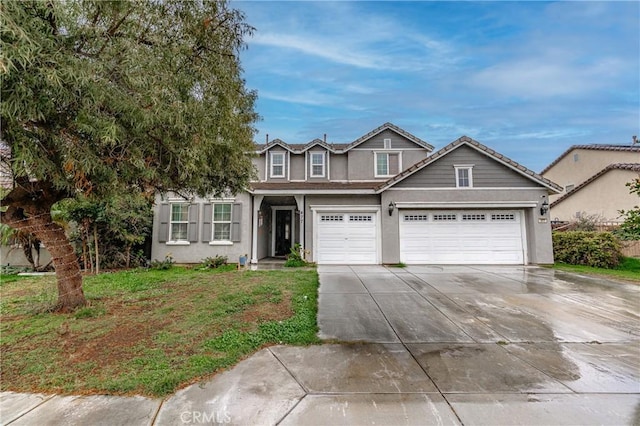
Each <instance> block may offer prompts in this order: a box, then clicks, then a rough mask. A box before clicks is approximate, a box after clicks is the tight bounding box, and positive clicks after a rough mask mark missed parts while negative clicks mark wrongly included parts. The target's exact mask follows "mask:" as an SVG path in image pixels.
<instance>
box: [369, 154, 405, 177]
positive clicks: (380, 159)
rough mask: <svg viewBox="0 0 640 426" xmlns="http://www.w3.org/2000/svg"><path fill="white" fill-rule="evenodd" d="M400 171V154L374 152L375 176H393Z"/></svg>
mask: <svg viewBox="0 0 640 426" xmlns="http://www.w3.org/2000/svg"><path fill="white" fill-rule="evenodd" d="M399 172H400V154H399V153H397V152H376V173H375V176H376V177H386V176H394V175H397V174H398V173H399Z"/></svg>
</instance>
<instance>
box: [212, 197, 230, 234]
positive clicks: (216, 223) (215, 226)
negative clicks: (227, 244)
mask: <svg viewBox="0 0 640 426" xmlns="http://www.w3.org/2000/svg"><path fill="white" fill-rule="evenodd" d="M211 228H212V231H211V232H212V237H211V241H231V203H213V218H212V219H211Z"/></svg>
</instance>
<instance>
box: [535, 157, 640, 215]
mask: <svg viewBox="0 0 640 426" xmlns="http://www.w3.org/2000/svg"><path fill="white" fill-rule="evenodd" d="M540 174H541V175H542V176H544V177H545V178H547V179H549V180H552V181H553V182H556V183H558V184H560V185H561V186H562V188H563V189H564V191H563V192H562V193H561V194H552V195H550V197H549V202H550V203H551V213H550V215H551V218H552V219H554V220H557V221H571V220H574V219H576V218H578V217H580V216H582V215H588V216H596V217H598V218H600V219H601V220H603V221H616V220H617V219H618V218H619V216H620V213H619V210H629V209H632V208H633V207H634V206H635V205H637V204H638V197H637V196H636V195H634V194H631V193H629V187H627V186H626V185H625V184H626V183H628V182H631V181H632V180H633V179H634V178H637V177H638V174H640V145H599V144H594V145H574V146H572V147H570V148H569V149H567V150H566V151H565V152H564V153H562V154H561V155H560V156H559V157H558V158H557V159H556V160H554V161H553V162H552V163H551V164H550V165H549V166H547V167H546V168H545V169H544V170H543V171H542V172H541V173H540Z"/></svg>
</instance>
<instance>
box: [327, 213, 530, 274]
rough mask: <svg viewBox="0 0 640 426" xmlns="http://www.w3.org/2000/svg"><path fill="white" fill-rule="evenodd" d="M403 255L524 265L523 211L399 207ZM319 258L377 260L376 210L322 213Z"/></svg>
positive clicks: (418, 260) (414, 259)
mask: <svg viewBox="0 0 640 426" xmlns="http://www.w3.org/2000/svg"><path fill="white" fill-rule="evenodd" d="M399 221H400V223H399V236H400V241H399V249H400V260H401V261H402V262H404V263H406V264H409V265H411V264H515V265H518V264H523V263H524V262H525V254H524V246H525V239H524V230H523V229H524V227H523V223H522V222H523V215H522V211H520V210H495V211H493V210H477V211H476V210H410V211H409V210H400V211H399ZM315 225H316V230H317V232H316V244H315V251H316V262H318V263H319V264H351V265H354V264H377V263H380V260H381V259H380V256H379V253H378V250H379V249H378V233H379V230H378V220H377V213H373V212H372V213H362V212H352V213H349V212H327V213H318V215H317V220H316V223H315Z"/></svg>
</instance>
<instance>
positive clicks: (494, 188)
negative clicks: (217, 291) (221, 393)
mask: <svg viewBox="0 0 640 426" xmlns="http://www.w3.org/2000/svg"><path fill="white" fill-rule="evenodd" d="M432 151H433V147H432V146H431V145H430V144H429V143H427V142H425V141H423V140H421V139H419V138H417V137H416V136H414V135H411V134H410V133H408V132H406V131H405V130H403V129H401V128H399V127H397V126H395V125H393V124H390V123H387V124H384V125H382V126H380V127H378V128H376V129H374V130H373V131H371V132H369V133H367V134H365V135H364V136H362V137H360V138H358V139H356V140H354V141H353V142H351V143H348V144H330V143H327V142H326V141H324V140H319V139H316V140H313V141H311V142H309V143H307V144H304V145H299V144H296V145H292V144H287V143H285V142H283V141H281V140H279V139H275V140H272V141H270V142H268V143H266V144H264V145H257V146H256V156H255V157H254V164H255V167H256V169H257V172H258V177H259V180H258V181H256V182H252V183H251V186H250V188H247V190H246V192H243V193H240V194H232V195H231V194H230V195H229V196H228V197H227V198H217V199H197V198H196V199H190V200H185V199H183V198H179V197H173V198H172V197H165V198H162V197H158V198H157V203H156V204H157V207H156V211H155V218H154V231H153V232H154V234H153V235H154V238H153V247H152V258H154V259H162V258H164V256H165V255H167V254H171V255H172V256H173V258H174V259H175V261H177V262H180V263H197V262H199V261H200V260H202V259H203V258H205V257H209V256H215V255H226V256H228V257H229V259H230V261H235V259H237V258H238V257H239V256H241V255H244V254H247V255H248V256H249V259H250V261H251V262H254V263H255V262H258V261H260V259H263V258H267V257H273V256H284V255H286V254H287V253H289V251H290V249H291V248H292V247H293V245H294V244H296V243H298V244H300V245H301V246H302V247H303V249H304V250H305V252H306V257H307V260H309V261H313V262H317V263H318V264H380V263H384V264H394V263H398V262H404V263H406V264H544V263H552V262H553V253H552V243H551V228H550V224H549V221H548V213H547V211H546V210H547V209H546V207H547V206H548V197H549V195H550V194H556V193H559V192H560V191H561V188H560V187H559V186H557V185H556V184H554V183H553V182H551V181H549V180H547V179H545V178H543V177H542V176H540V175H538V174H536V173H534V172H532V171H531V170H529V169H527V168H525V167H523V166H521V165H520V164H518V163H516V162H514V161H512V160H510V159H508V158H506V157H504V156H503V155H501V154H499V153H497V152H495V151H493V150H491V149H489V148H487V147H486V146H484V145H482V144H480V143H478V142H476V141H474V140H473V139H471V138H468V137H466V136H464V137H461V138H459V139H457V140H455V141H453V142H452V143H450V144H449V145H447V146H446V147H444V148H442V149H441V150H439V151H437V152H435V153H433V152H432Z"/></svg>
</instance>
